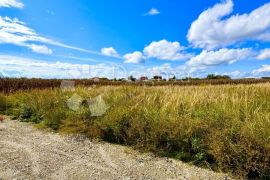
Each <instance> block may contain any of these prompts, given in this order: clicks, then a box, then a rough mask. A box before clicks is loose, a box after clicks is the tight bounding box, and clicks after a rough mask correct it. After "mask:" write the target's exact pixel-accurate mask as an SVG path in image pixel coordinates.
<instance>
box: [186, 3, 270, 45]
mask: <svg viewBox="0 0 270 180" xmlns="http://www.w3.org/2000/svg"><path fill="white" fill-rule="evenodd" d="M233 5H234V4H233V1H232V0H226V1H222V2H221V3H218V4H216V5H215V6H214V7H212V8H209V9H207V10H205V11H204V12H202V13H201V14H200V16H199V17H198V19H197V20H195V21H194V22H193V23H192V25H191V27H190V29H189V32H188V35H187V37H188V40H189V42H190V43H191V44H193V45H194V46H195V47H200V48H206V49H208V50H209V49H215V48H220V47H226V46H228V45H232V44H234V43H237V42H241V41H246V40H259V41H270V18H269V17H270V3H267V4H265V5H263V6H261V7H259V8H257V9H255V10H253V11H252V12H250V13H248V14H242V15H238V14H236V15H231V16H229V15H230V14H231V13H232V11H233ZM227 16H229V17H227Z"/></svg>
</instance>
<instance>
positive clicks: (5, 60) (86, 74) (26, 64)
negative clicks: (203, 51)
mask: <svg viewBox="0 0 270 180" xmlns="http://www.w3.org/2000/svg"><path fill="white" fill-rule="evenodd" d="M114 71H115V67H113V66H112V65H109V64H104V63H103V64H96V65H89V64H75V63H66V62H60V61H56V62H46V61H43V60H38V59H32V58H25V57H19V56H10V55H0V72H3V74H4V75H5V76H8V77H27V78H32V77H36V78H91V77H109V78H110V77H111V78H113V77H112V75H113V74H115V73H114Z"/></svg>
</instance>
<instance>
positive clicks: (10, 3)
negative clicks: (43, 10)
mask: <svg viewBox="0 0 270 180" xmlns="http://www.w3.org/2000/svg"><path fill="white" fill-rule="evenodd" d="M1 7H6V8H11V7H14V8H19V9H22V8H23V7H24V4H23V3H22V2H20V1H19V0H0V8H1Z"/></svg>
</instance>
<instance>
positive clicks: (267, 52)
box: [257, 48, 270, 60]
mask: <svg viewBox="0 0 270 180" xmlns="http://www.w3.org/2000/svg"><path fill="white" fill-rule="evenodd" d="M257 59H258V60H265V59H270V49H269V48H268V49H263V50H261V51H260V53H259V55H258V56H257Z"/></svg>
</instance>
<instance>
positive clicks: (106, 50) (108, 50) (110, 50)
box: [101, 47, 120, 57]
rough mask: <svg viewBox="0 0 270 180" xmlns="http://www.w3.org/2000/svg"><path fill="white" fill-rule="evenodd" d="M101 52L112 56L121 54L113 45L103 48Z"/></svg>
mask: <svg viewBox="0 0 270 180" xmlns="http://www.w3.org/2000/svg"><path fill="white" fill-rule="evenodd" d="M101 54H103V55H105V56H110V57H120V55H119V54H118V53H117V51H116V50H115V49H114V48H113V47H108V48H102V49H101Z"/></svg>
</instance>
